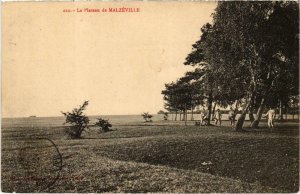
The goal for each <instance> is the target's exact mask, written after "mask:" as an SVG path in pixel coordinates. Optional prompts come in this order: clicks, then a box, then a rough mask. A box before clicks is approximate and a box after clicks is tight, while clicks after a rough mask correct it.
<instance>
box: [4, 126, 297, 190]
mask: <svg viewBox="0 0 300 194" xmlns="http://www.w3.org/2000/svg"><path fill="white" fill-rule="evenodd" d="M159 124H160V125H159V126H156V125H155V122H154V123H151V125H149V126H148V125H131V126H117V129H116V128H115V130H114V131H110V132H107V133H98V132H97V130H96V129H95V128H92V129H91V130H90V132H87V133H85V134H84V137H83V138H82V139H78V140H72V139H68V138H67V136H65V134H64V132H63V131H64V129H63V128H62V127H48V128H42V127H36V128H32V127H27V128H26V127H23V128H20V127H14V126H11V127H6V128H4V129H2V161H1V162H2V175H1V176H2V191H4V192H13V191H16V192H41V191H43V192H180V193H185V192H197V193H199V192H297V191H298V187H299V148H298V145H299V132H298V127H299V126H298V123H291V122H290V123H282V124H277V127H276V128H275V129H272V130H270V129H266V128H265V123H262V128H260V129H257V130H248V132H242V133H241V132H235V131H233V130H232V129H231V128H230V127H229V126H224V127H218V126H210V127H196V126H182V125H169V124H166V125H162V124H161V123H159ZM225 124H226V123H225ZM32 136H35V137H48V138H50V139H51V140H53V141H54V142H55V143H56V145H57V146H58V148H59V150H60V152H61V153H62V156H63V168H62V171H61V172H60V177H59V179H58V181H56V182H55V184H54V185H53V186H51V187H50V188H47V189H43V186H44V185H46V183H48V182H50V180H51V178H50V180H43V179H41V180H39V179H37V178H36V179H34V178H33V180H29V184H28V180H27V182H26V181H25V178H26V177H28V176H29V175H32V174H33V175H35V176H36V177H55V176H56V171H55V173H54V171H53V170H51V167H52V166H51V165H50V163H49V161H51V160H49V158H51V157H52V156H53V154H54V151H53V149H52V148H51V146H49V143H47V142H41V143H35V144H33V143H31V144H28V142H26V141H25V140H24V138H28V137H32ZM26 146H27V148H26ZM24 147H25V148H26V152H24ZM24 153H26V154H24ZM22 157H23V158H22ZM20 158H21V159H20ZM36 158H38V159H36ZM45 166H46V167H49V169H48V168H46V169H48V170H42V168H44V167H45ZM24 168H27V169H26V171H24ZM14 175H18V177H23V178H24V179H22V178H19V179H16V178H14ZM47 181H48V182H47ZM25 183H26V184H25Z"/></svg>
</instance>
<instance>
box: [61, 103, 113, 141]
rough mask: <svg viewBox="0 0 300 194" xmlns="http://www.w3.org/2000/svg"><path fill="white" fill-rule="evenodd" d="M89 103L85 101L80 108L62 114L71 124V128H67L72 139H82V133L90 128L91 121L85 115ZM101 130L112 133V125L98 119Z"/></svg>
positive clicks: (97, 123)
mask: <svg viewBox="0 0 300 194" xmlns="http://www.w3.org/2000/svg"><path fill="white" fill-rule="evenodd" d="M88 104H89V101H84V103H83V104H82V105H80V106H79V108H74V109H73V110H72V111H71V112H62V114H63V115H64V116H65V118H66V123H68V124H70V125H71V126H70V127H67V131H66V132H67V134H68V135H69V136H70V137H71V138H80V137H81V135H82V132H83V131H84V130H86V129H88V128H89V122H90V119H89V118H88V116H86V115H85V114H84V112H83V111H84V110H85V109H86V108H87V106H88ZM95 125H96V126H98V127H99V128H100V129H101V130H103V131H104V132H107V131H110V130H111V129H110V127H112V125H111V124H110V123H109V122H108V120H104V119H102V118H98V121H97V122H96V123H95Z"/></svg>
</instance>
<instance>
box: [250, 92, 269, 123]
mask: <svg viewBox="0 0 300 194" xmlns="http://www.w3.org/2000/svg"><path fill="white" fill-rule="evenodd" d="M265 102H266V101H265V98H263V99H262V100H261V102H260V105H259V108H258V110H257V113H256V117H255V120H254V121H253V122H252V123H251V126H250V127H251V128H257V127H258V124H259V121H260V119H261V116H262V114H263V111H264V108H265V105H266V103H265Z"/></svg>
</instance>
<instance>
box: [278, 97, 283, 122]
mask: <svg viewBox="0 0 300 194" xmlns="http://www.w3.org/2000/svg"><path fill="white" fill-rule="evenodd" d="M279 120H280V121H282V120H283V114H282V102H281V100H280V101H279Z"/></svg>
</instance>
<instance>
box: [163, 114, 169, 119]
mask: <svg viewBox="0 0 300 194" xmlns="http://www.w3.org/2000/svg"><path fill="white" fill-rule="evenodd" d="M168 116H169V114H168V112H164V120H165V121H167V120H168Z"/></svg>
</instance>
